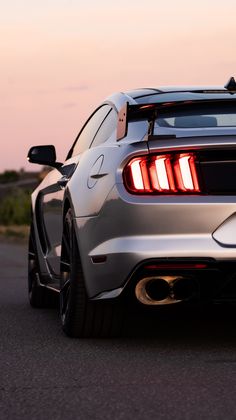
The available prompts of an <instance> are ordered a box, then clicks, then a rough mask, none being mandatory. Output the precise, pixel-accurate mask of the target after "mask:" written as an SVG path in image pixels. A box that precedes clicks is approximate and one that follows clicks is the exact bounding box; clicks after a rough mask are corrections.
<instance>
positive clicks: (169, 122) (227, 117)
mask: <svg viewBox="0 0 236 420" xmlns="http://www.w3.org/2000/svg"><path fill="white" fill-rule="evenodd" d="M156 126H157V127H163V128H164V127H166V128H176V129H178V128H180V129H192V128H216V127H236V104H234V103H230V104H228V105H226V104H221V103H220V102H219V103H218V104H213V105H210V106H209V104H201V105H200V104H197V105H195V104H189V105H184V107H182V106H181V109H178V107H177V106H175V107H174V108H171V109H170V110H169V111H168V110H165V111H164V112H163V111H161V112H160V113H159V115H158V117H157V119H156Z"/></svg>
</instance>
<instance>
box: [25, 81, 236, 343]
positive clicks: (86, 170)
mask: <svg viewBox="0 0 236 420" xmlns="http://www.w3.org/2000/svg"><path fill="white" fill-rule="evenodd" d="M28 159H29V161H30V162H32V163H38V164H42V165H48V166H50V167H52V168H54V169H53V170H51V171H50V172H49V173H48V175H47V176H46V177H45V178H44V180H43V181H42V182H41V184H40V185H39V186H38V187H37V189H36V190H35V191H34V192H33V194H32V223H31V232H30V240H29V281H28V284H29V299H30V303H31V305H32V306H35V307H44V306H47V305H50V304H51V303H52V300H53V298H54V293H52V292H58V293H60V316H61V322H62V327H63V330H64V331H65V332H66V334H67V335H69V336H73V337H98V336H111V335H115V334H118V332H119V330H120V327H121V324H122V321H123V319H124V312H125V309H126V307H127V306H128V305H131V303H132V302H136V305H138V306H141V307H145V306H146V307H147V308H148V307H149V308H153V307H157V306H159V305H170V304H175V305H180V304H183V303H185V302H197V301H201V302H202V301H203V302H204V301H206V302H207V301H215V302H221V301H222V302H225V301H233V300H234V299H236V82H235V80H234V78H231V79H230V80H229V82H228V83H227V84H226V85H225V86H224V87H196V88H192V87H188V88H185V87H182V88H170V87H168V88H160V89H159V88H158V89H153V88H148V89H137V90H133V91H130V92H127V93H117V94H115V95H113V96H111V97H109V98H108V99H107V100H105V101H104V102H103V103H102V104H101V105H100V106H99V107H98V108H97V109H96V110H95V111H94V112H93V114H92V115H91V116H90V118H89V119H88V120H87V121H86V123H85V124H84V126H83V127H82V129H81V131H80V132H79V134H78V137H77V138H76V140H75V142H74V143H73V145H72V147H71V148H70V150H69V152H68V155H67V158H66V160H65V162H63V163H60V162H57V160H56V153H55V148H54V146H51V145H50V146H34V147H32V148H31V149H30V151H29V154H28Z"/></svg>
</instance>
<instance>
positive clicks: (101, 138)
mask: <svg viewBox="0 0 236 420" xmlns="http://www.w3.org/2000/svg"><path fill="white" fill-rule="evenodd" d="M117 118H118V114H117V112H116V111H115V110H114V109H111V110H110V112H109V113H108V115H107V116H106V118H105V120H104V121H103V123H102V125H101V126H100V128H99V130H98V131H97V133H96V135H95V137H94V139H93V142H92V144H91V146H90V147H95V146H98V145H99V144H102V143H104V142H105V141H106V140H107V139H108V138H109V137H110V135H111V134H112V133H113V131H114V130H115V129H116V127H117Z"/></svg>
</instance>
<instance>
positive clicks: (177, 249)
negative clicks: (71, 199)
mask: <svg viewBox="0 0 236 420" xmlns="http://www.w3.org/2000/svg"><path fill="white" fill-rule="evenodd" d="M234 213H236V197H234V196H231V197H212V196H211V197H210V196H209V197H206V196H204V197H202V196H198V197H196V196H195V197H193V196H192V197H187V198H186V197H183V196H182V197H150V198H149V197H145V198H143V197H137V196H131V195H130V194H128V193H127V192H126V191H125V190H124V186H123V185H121V184H118V185H117V186H115V187H114V188H113V190H112V191H111V192H110V194H109V196H108V197H107V199H106V202H105V203H104V206H103V208H102V210H101V212H100V213H99V214H98V215H97V216H96V217H83V218H76V219H75V223H76V225H77V229H76V232H77V238H78V244H79V249H80V251H81V260H82V264H83V270H84V274H85V282H86V287H87V292H88V296H89V297H90V298H96V297H100V298H106V297H116V296H118V295H119V294H121V293H122V290H123V289H124V287H125V286H126V285H127V284H128V283H129V282H130V279H131V277H132V276H133V273H134V271H135V270H136V267H139V266H140V265H142V264H143V262H144V261H146V260H150V259H163V258H165V259H166V258H168V259H169V258H174V259H176V258H177V259H186V258H192V259H195V260H199V259H202V258H207V259H211V260H214V261H215V262H216V263H217V264H219V263H221V262H223V261H224V262H226V263H227V262H228V263H229V264H231V263H232V264H234V262H235V261H236V246H234V245H232V242H231V245H230V246H228V245H227V244H224V245H223V244H222V243H219V241H218V240H216V239H214V237H213V235H214V232H215V231H216V230H217V229H218V228H219V226H221V225H222V224H223V223H224V222H225V221H226V220H227V219H228V218H230V217H231V216H232V215H233V214H234ZM233 235H234V233H233ZM235 238H236V223H235ZM101 257H102V258H101ZM96 261H97V262H96Z"/></svg>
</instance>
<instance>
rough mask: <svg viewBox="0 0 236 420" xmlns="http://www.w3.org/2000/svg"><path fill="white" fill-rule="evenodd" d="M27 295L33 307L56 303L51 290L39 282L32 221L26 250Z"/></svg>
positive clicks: (46, 306)
mask: <svg viewBox="0 0 236 420" xmlns="http://www.w3.org/2000/svg"><path fill="white" fill-rule="evenodd" d="M28 295H29V302H30V304H31V306H33V307H34V308H48V307H55V306H56V304H57V297H56V295H55V294H54V293H53V291H51V290H49V289H47V288H46V287H45V286H42V284H41V282H40V271H39V265H38V257H37V248H36V244H35V235H34V228H33V223H32V224H31V228H30V236H29V250H28Z"/></svg>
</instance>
